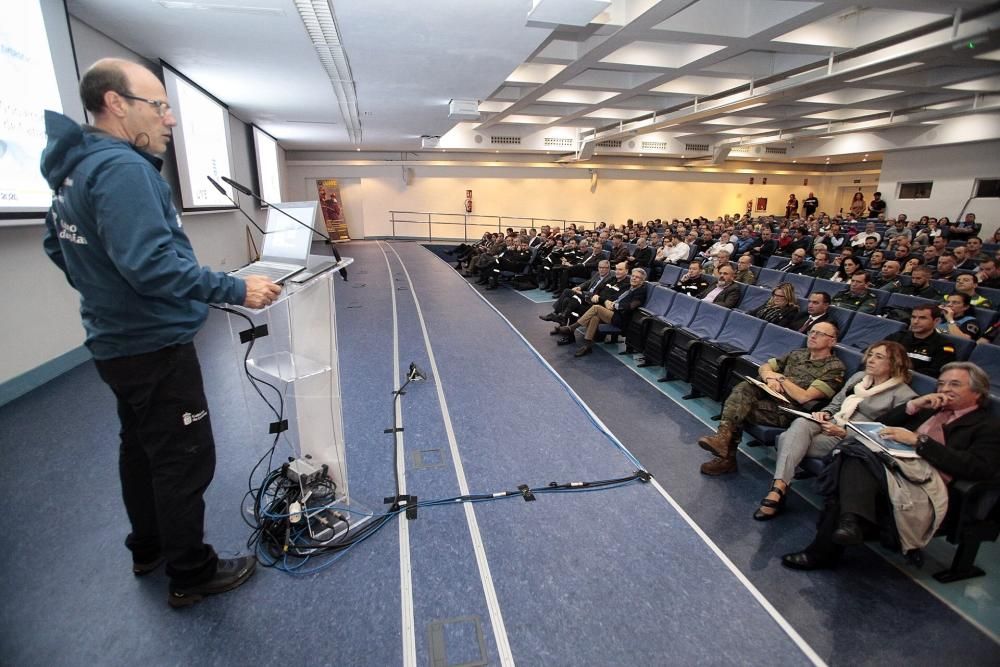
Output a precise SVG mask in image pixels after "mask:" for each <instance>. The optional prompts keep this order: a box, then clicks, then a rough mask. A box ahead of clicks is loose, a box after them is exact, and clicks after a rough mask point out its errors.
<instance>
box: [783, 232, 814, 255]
mask: <svg viewBox="0 0 1000 667" xmlns="http://www.w3.org/2000/svg"><path fill="white" fill-rule="evenodd" d="M812 244H813V239H812V236H810V235H809V230H808V229H806V228H805V227H796V228H795V229H794V230H793V232H792V242H791V243H789V244H788V246H787V247H786V248H785V252H786V253H794V252H795V251H796V250H805V251H806V252H809V248H811V247H812Z"/></svg>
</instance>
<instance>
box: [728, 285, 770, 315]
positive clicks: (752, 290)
mask: <svg viewBox="0 0 1000 667" xmlns="http://www.w3.org/2000/svg"><path fill="white" fill-rule="evenodd" d="M770 298H771V290H770V289H768V288H766V287H758V286H756V285H747V286H746V288H744V290H743V297H742V298H741V299H740V302H739V303H738V304H736V309H737V310H742V311H743V312H744V313H749V312H750V311H751V310H755V309H757V308H760V307H761V306H763V305H764V304H765V303H767V300H768V299H770Z"/></svg>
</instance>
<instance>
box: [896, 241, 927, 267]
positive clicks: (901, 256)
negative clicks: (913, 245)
mask: <svg viewBox="0 0 1000 667" xmlns="http://www.w3.org/2000/svg"><path fill="white" fill-rule="evenodd" d="M889 259H894V260H896V261H897V262H899V265H900V266H906V263H907V262H909V261H910V260H911V259H919V260H920V261H923V259H924V258H923V253H921V254H920V255H915V254H913V253H911V252H910V242H909V241H907V240H905V239H901V240H900V241H899V242H898V243H897V244H896V247H895V248H894V249H893V250H892V252H891V253H890V254H889Z"/></svg>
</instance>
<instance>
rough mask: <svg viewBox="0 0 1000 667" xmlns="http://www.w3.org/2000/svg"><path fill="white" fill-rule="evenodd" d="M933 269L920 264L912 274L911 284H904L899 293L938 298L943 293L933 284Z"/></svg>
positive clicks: (922, 297) (923, 297)
mask: <svg viewBox="0 0 1000 667" xmlns="http://www.w3.org/2000/svg"><path fill="white" fill-rule="evenodd" d="M931 275H932V274H931V270H930V269H929V268H928V267H926V266H918V267H917V268H915V269H913V273H911V274H910V284H909V285H903V286H902V287H900V288H899V289H898V290H896V291H897V292H898V293H899V294H905V295H907V296H919V297H920V298H921V299H933V300H935V301H936V300H938V299H940V298H941V294H940V293H939V292H938V291H937V290H936V289H935V288H934V286H933V285H931Z"/></svg>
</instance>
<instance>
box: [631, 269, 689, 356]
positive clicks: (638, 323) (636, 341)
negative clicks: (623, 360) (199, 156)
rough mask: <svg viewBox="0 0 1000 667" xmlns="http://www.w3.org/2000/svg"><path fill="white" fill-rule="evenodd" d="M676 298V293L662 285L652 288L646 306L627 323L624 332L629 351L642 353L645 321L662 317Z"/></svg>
mask: <svg viewBox="0 0 1000 667" xmlns="http://www.w3.org/2000/svg"><path fill="white" fill-rule="evenodd" d="M676 297H677V292H675V291H673V290H672V289H669V288H667V287H663V286H662V285H657V286H655V287H654V288H653V292H652V294H651V295H650V297H649V299H647V300H646V304H645V305H644V306H642V307H641V308H639V310H638V311H637V312H636V313H635V314H633V315H632V319H631V320H630V321H629V325H628V330H627V331H626V332H625V344H626V346H627V347H628V348H629V349H631V350H634V351H636V352H642V343H643V334H644V332H645V330H646V325H645V322H646V320H648V319H649V318H651V317H660V316H662V315H664V314H665V313H666V312H667V311H668V310H670V306H671V304H673V302H674V298H676Z"/></svg>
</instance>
